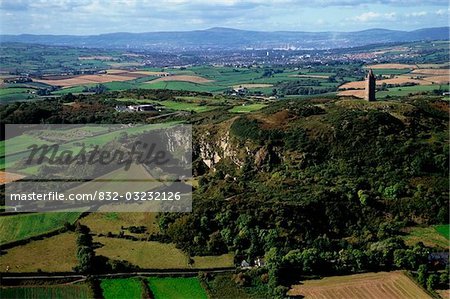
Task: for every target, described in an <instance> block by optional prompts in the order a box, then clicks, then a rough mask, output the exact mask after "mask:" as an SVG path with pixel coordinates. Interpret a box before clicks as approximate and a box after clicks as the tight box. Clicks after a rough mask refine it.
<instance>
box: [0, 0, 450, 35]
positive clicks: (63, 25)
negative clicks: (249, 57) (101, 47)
mask: <svg viewBox="0 0 450 299" xmlns="http://www.w3.org/2000/svg"><path fill="white" fill-rule="evenodd" d="M448 24H449V2H448V0H372V1H369V0H309V1H303V0H273V1H270V0H207V1H204V0H109V1H108V0H60V1H57V0H31V1H23V0H0V32H1V33H2V34H21V33H32V34H77V35H79V34H82V35H89V34H99V33H108V32H149V31H184V30H195V29H207V28H210V27H231V28H239V29H248V30H263V31H277V30H291V31H357V30H363V29H369V28H388V29H399V30H413V29H417V28H424V27H440V26H448Z"/></svg>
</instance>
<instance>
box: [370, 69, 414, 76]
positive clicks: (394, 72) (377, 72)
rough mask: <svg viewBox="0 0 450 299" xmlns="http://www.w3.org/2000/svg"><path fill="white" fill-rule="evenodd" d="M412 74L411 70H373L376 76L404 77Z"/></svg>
mask: <svg viewBox="0 0 450 299" xmlns="http://www.w3.org/2000/svg"><path fill="white" fill-rule="evenodd" d="M410 72H411V69H373V73H374V74H375V75H403V74H407V73H410Z"/></svg>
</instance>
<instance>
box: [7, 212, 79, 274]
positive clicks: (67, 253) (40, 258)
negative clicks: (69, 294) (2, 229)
mask: <svg viewBox="0 0 450 299" xmlns="http://www.w3.org/2000/svg"><path fill="white" fill-rule="evenodd" d="M0 219H1V218H0ZM76 265H77V258H76V235H75V233H72V232H67V233H63V234H59V235H56V236H52V237H49V238H44V239H42V240H36V241H31V242H29V243H27V244H24V245H20V246H16V247H13V248H10V249H7V250H5V253H3V254H2V255H1V256H0V267H1V268H0V272H2V271H5V270H6V267H8V266H9V272H37V271H39V270H41V271H43V272H71V271H73V268H74V267H75V266H76Z"/></svg>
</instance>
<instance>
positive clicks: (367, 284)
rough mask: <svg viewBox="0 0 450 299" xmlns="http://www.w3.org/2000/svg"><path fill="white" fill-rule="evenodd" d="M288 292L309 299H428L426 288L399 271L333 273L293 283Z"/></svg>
mask: <svg viewBox="0 0 450 299" xmlns="http://www.w3.org/2000/svg"><path fill="white" fill-rule="evenodd" d="M288 295H290V296H304V298H310V299H315V298H321V299H335V298H336V299H337V298H353V299H378V298H389V299H410V298H421V299H426V298H431V297H430V295H428V293H426V292H425V290H423V289H422V288H421V287H419V286H418V285H417V284H416V283H415V282H414V281H412V280H411V279H410V278H409V277H408V276H407V275H406V274H405V273H404V272H402V271H394V272H379V273H365V274H356V275H345V276H332V277H326V278H323V279H317V280H307V281H304V282H303V283H302V284H298V285H293V286H292V287H291V289H290V290H289V292H288Z"/></svg>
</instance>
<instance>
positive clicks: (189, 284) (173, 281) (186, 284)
mask: <svg viewBox="0 0 450 299" xmlns="http://www.w3.org/2000/svg"><path fill="white" fill-rule="evenodd" d="M148 284H149V287H150V289H151V291H152V293H153V295H154V297H155V299H180V298H186V299H194V298H195V299H203V298H204V299H206V298H208V297H207V295H206V292H205V290H204V289H203V288H202V286H201V284H200V281H199V280H198V278H196V277H189V278H184V277H170V278H169V277H167V278H159V277H151V278H149V279H148Z"/></svg>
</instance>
